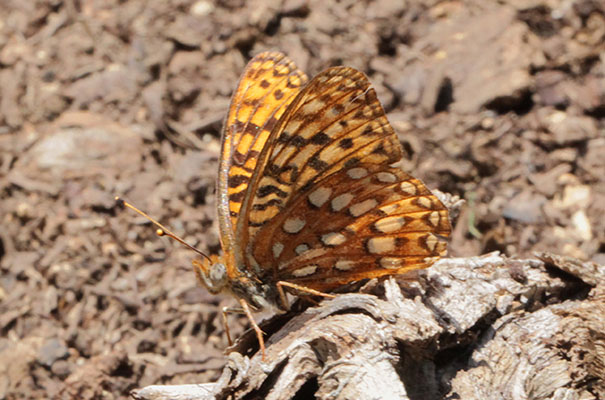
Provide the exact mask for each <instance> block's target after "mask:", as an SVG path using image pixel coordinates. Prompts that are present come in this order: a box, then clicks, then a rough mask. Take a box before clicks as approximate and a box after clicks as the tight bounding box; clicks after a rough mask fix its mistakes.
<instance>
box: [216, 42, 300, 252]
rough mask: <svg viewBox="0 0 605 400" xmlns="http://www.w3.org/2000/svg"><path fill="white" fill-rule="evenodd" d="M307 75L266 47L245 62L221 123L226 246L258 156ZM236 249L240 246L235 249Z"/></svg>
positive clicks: (220, 188)
mask: <svg viewBox="0 0 605 400" xmlns="http://www.w3.org/2000/svg"><path fill="white" fill-rule="evenodd" d="M306 82H307V76H306V75H305V74H304V73H303V72H302V71H301V70H299V69H298V68H297V67H296V65H295V64H294V63H293V62H292V61H291V60H290V59H289V58H288V57H286V56H285V55H283V54H282V53H276V52H266V53H261V54H259V55H257V56H256V57H254V58H253V59H252V60H251V61H250V62H249V63H248V65H247V66H246V70H245V71H244V73H243V75H242V77H241V78H240V81H239V83H238V87H237V89H236V91H235V93H234V94H233V97H232V99H231V106H230V108H229V113H228V115H227V118H226V120H225V123H224V127H223V134H222V149H221V160H220V169H219V180H218V190H217V193H218V213H219V221H220V229H221V241H222V245H223V250H224V251H236V252H238V253H241V249H237V248H236V244H237V243H238V242H237V241H236V240H235V238H234V230H235V226H236V225H237V221H238V218H239V215H240V207H241V203H242V201H243V199H244V197H245V194H246V192H247V190H248V183H249V181H250V178H251V177H252V175H253V173H254V171H255V169H256V164H257V159H258V156H259V154H260V153H261V151H262V149H263V148H264V147H265V144H266V141H267V139H268V137H269V135H270V133H271V131H272V130H273V128H274V127H275V125H276V124H277V122H278V121H279V119H280V118H281V117H282V116H283V113H284V111H285V110H286V108H287V106H288V104H290V102H291V101H292V100H293V99H294V97H295V96H296V94H298V92H299V91H300V88H301V86H303V85H304V84H305V83H306ZM238 250H239V251H238Z"/></svg>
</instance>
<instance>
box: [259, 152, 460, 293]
mask: <svg viewBox="0 0 605 400" xmlns="http://www.w3.org/2000/svg"><path fill="white" fill-rule="evenodd" d="M449 233H450V224H449V220H448V212H447V209H446V208H445V206H444V205H443V204H442V203H441V202H440V201H439V200H438V199H437V198H436V197H435V196H434V195H433V194H432V193H431V192H430V191H429V190H428V189H427V188H426V187H425V186H424V184H422V182H420V181H419V180H418V179H415V178H413V177H411V176H409V175H408V174H405V173H404V172H402V171H401V170H399V169H396V168H390V167H388V166H383V165H375V164H359V165H357V166H355V167H352V168H345V169H343V170H341V171H338V172H335V173H333V174H331V175H329V176H327V177H325V178H323V179H321V180H320V181H318V182H316V183H315V184H314V185H313V187H312V188H310V189H308V190H306V191H299V192H297V193H296V194H295V195H294V198H293V199H292V202H291V203H290V206H289V207H287V208H286V209H284V210H282V212H280V213H279V215H278V216H276V217H275V218H274V219H272V220H271V221H270V222H269V223H268V224H266V225H265V226H263V227H262V228H261V230H260V231H259V233H258V234H257V236H256V240H255V241H254V245H253V248H254V250H253V256H254V258H255V259H256V260H259V259H260V260H270V262H268V263H267V264H268V265H272V266H274V271H272V273H273V275H274V276H273V279H275V280H282V281H288V282H292V283H296V284H298V285H301V286H305V287H308V288H311V289H316V290H321V291H329V290H331V289H333V288H335V287H338V286H341V285H343V284H345V283H348V282H352V281H356V280H360V279H366V278H372V277H378V276H382V275H392V274H401V273H404V272H407V271H410V270H415V269H419V268H424V267H426V266H428V265H430V264H431V263H432V261H434V260H435V259H436V257H439V256H441V255H443V253H444V252H445V248H446V243H445V241H444V237H446V236H448V235H449Z"/></svg>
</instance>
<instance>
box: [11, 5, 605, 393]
mask: <svg viewBox="0 0 605 400" xmlns="http://www.w3.org/2000/svg"><path fill="white" fill-rule="evenodd" d="M604 43H605V5H604V3H603V2H602V1H596V0H595V1H589V0H504V1H498V2H497V1H484V0H476V1H420V0H410V1H388V0H382V1H357V0H352V1H340V2H331V1H303V0H285V1H270V0H255V1H243V0H239V1H237V0H231V1H224V2H211V1H203V0H202V1H197V2H195V1H185V0H166V1H159V0H158V1H140V0H131V1H92V0H81V1H77V0H66V1H60V0H55V1H30V2H23V1H17V0H12V1H11V0H0V218H1V226H2V229H1V230H0V268H1V279H0V330H1V338H0V398H10V399H13V398H50V397H53V396H56V397H57V398H64V397H69V396H77V397H78V398H84V399H92V398H119V397H122V396H125V395H126V394H127V393H128V391H129V390H130V389H132V388H134V387H139V386H143V385H148V384H153V383H157V384H161V383H195V382H206V381H211V380H214V379H216V378H217V377H218V375H219V374H220V370H221V368H222V366H223V364H224V362H225V357H224V355H223V353H222V351H223V349H224V348H225V347H226V339H225V336H224V332H223V327H222V322H221V318H220V315H219V312H218V310H220V307H222V306H226V305H233V304H234V302H233V300H232V299H230V298H229V297H225V296H211V295H209V294H208V293H207V292H206V291H205V290H204V289H201V288H198V287H197V286H196V282H195V278H194V274H193V273H192V271H191V268H190V260H191V259H192V258H193V257H194V254H193V253H191V252H190V251H188V250H186V249H183V248H182V247H181V246H179V245H178V244H176V243H172V242H169V241H168V240H167V239H162V238H158V237H156V236H155V234H154V229H152V228H151V226H150V225H149V224H148V223H147V222H146V221H145V220H143V219H142V218H140V217H138V216H137V215H135V214H133V213H130V212H126V211H120V210H117V209H116V208H115V207H114V201H113V197H114V196H115V195H122V196H124V197H125V198H126V199H128V200H130V201H132V202H133V203H134V204H136V205H137V206H139V207H141V208H142V209H144V210H146V211H147V212H148V213H149V214H151V215H152V216H154V217H156V218H157V219H159V220H160V221H162V222H163V223H165V224H166V225H168V226H169V227H171V228H173V229H174V231H175V232H176V233H178V234H180V235H182V236H183V237H184V238H185V239H186V240H188V241H189V242H190V243H192V244H194V245H196V246H198V247H200V248H201V249H203V250H208V251H210V252H217V251H219V244H218V236H217V234H218V230H217V225H216V222H215V200H214V180H215V178H216V170H217V157H218V149H219V146H220V143H219V132H220V125H221V121H222V118H223V117H224V115H225V113H226V111H227V107H228V104H229V97H230V94H231V92H232V90H233V89H234V88H235V84H236V81H237V78H238V76H239V74H240V73H241V72H242V70H243V68H244V66H245V64H246V62H247V60H248V59H249V58H250V57H251V56H253V55H254V54H256V53H258V52H260V51H263V50H268V49H272V50H281V51H284V52H286V53H288V54H289V56H290V57H291V58H293V59H294V60H295V61H296V63H297V64H298V65H299V66H300V67H301V68H302V69H303V70H305V71H306V72H307V73H308V74H309V75H310V76H311V75H314V74H316V73H317V72H319V71H321V70H322V69H324V68H326V67H328V66H332V65H348V66H353V67H356V68H358V69H360V70H362V71H364V72H366V73H367V74H368V75H369V77H370V80H371V81H372V83H373V84H374V86H375V87H376V89H377V91H378V93H379V95H380V98H381V100H382V102H383V104H384V106H385V108H386V110H387V112H388V115H389V119H390V120H391V122H392V124H393V126H394V128H395V129H396V131H397V132H398V134H399V135H400V138H401V141H402V143H403V145H404V148H405V150H406V152H407V159H406V161H405V162H404V168H405V169H406V170H407V171H409V172H412V173H413V174H414V175H415V176H417V177H419V178H421V179H423V180H424V181H425V182H426V183H427V184H428V186H429V187H431V188H439V189H441V190H443V191H447V192H451V193H453V194H456V195H459V196H460V197H463V198H465V199H466V200H467V206H466V207H465V208H464V209H463V211H462V213H461V215H460V218H459V220H458V221H457V224H456V227H455V232H454V234H453V237H452V243H451V246H450V248H451V254H452V255H454V256H456V255H478V254H483V253H486V252H490V251H495V250H498V251H501V252H504V253H505V254H507V255H510V256H524V255H530V254H531V253H532V251H536V250H547V251H553V252H557V253H559V254H564V255H570V256H574V257H578V258H580V259H583V260H593V261H596V262H599V263H605V219H604V218H603V215H604V214H605V178H604V177H605V161H604V159H605V127H604V126H605V45H604ZM235 320H236V317H234V319H233V321H235ZM242 323H245V321H242ZM232 325H233V326H232V328H233V331H234V332H233V333H234V335H235V336H237V335H239V334H241V332H242V331H243V326H244V325H243V324H237V323H233V324H232ZM66 382H67V385H66Z"/></svg>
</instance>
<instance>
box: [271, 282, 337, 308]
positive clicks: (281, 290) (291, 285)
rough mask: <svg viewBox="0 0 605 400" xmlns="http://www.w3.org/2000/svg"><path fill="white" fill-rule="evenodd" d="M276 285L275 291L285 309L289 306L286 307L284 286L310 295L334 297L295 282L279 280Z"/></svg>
mask: <svg viewBox="0 0 605 400" xmlns="http://www.w3.org/2000/svg"><path fill="white" fill-rule="evenodd" d="M276 286H277V292H278V293H279V299H280V300H281V303H282V305H283V306H284V309H285V310H287V309H288V308H289V307H288V300H287V298H286V292H285V291H284V287H287V288H290V289H294V290H296V291H298V292H301V293H306V294H310V295H311V296H321V297H326V298H328V299H333V298H335V297H336V296H334V295H333V294H328V293H324V292H320V291H319V290H315V289H311V288H308V287H305V286H300V285H297V284H295V283H291V282H286V281H279V282H277V285H276Z"/></svg>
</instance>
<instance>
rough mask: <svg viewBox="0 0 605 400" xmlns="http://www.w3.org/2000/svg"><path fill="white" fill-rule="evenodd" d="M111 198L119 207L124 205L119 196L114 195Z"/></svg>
mask: <svg viewBox="0 0 605 400" xmlns="http://www.w3.org/2000/svg"><path fill="white" fill-rule="evenodd" d="M113 199H114V200H115V202H116V204H117V205H118V206H119V207H124V200H122V198H121V197H120V196H115V197H114V198H113Z"/></svg>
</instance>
